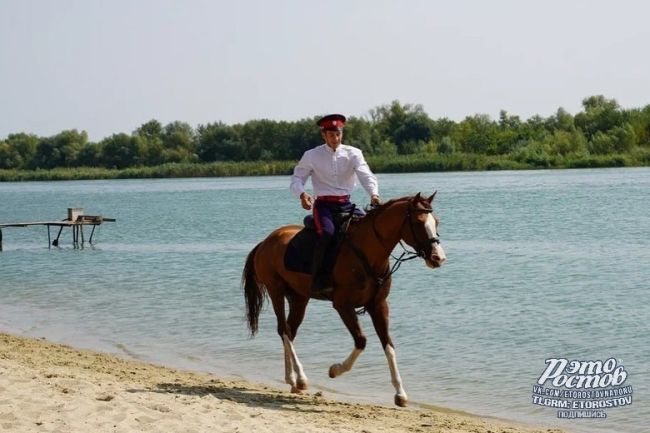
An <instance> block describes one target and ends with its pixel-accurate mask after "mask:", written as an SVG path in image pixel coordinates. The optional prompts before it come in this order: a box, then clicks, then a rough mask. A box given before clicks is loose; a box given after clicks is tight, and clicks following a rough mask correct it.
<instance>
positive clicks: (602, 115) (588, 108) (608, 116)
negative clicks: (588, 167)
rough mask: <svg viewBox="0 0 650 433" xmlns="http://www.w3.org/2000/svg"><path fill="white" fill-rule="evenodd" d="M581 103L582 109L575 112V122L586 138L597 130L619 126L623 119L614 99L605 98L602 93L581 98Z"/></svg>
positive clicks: (605, 130)
mask: <svg viewBox="0 0 650 433" xmlns="http://www.w3.org/2000/svg"><path fill="white" fill-rule="evenodd" d="M582 105H583V107H584V111H583V112H580V113H578V114H576V116H575V124H576V126H577V127H578V128H580V129H582V131H583V132H584V133H585V136H586V137H587V138H588V139H590V138H592V137H593V136H594V134H596V133H597V132H607V131H609V130H610V129H612V128H614V127H616V126H620V125H621V124H622V123H623V122H624V120H625V116H624V113H623V111H622V110H621V107H620V106H619V105H618V102H616V100H615V99H607V98H605V97H604V96H603V95H597V96H590V97H588V98H585V99H583V101H582ZM600 139H601V138H599V140H600Z"/></svg>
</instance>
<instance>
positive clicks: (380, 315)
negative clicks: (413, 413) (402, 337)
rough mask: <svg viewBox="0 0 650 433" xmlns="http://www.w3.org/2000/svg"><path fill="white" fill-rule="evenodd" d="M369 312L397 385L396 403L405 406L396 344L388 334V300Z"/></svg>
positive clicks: (392, 377)
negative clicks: (394, 344)
mask: <svg viewBox="0 0 650 433" xmlns="http://www.w3.org/2000/svg"><path fill="white" fill-rule="evenodd" d="M368 312H369V313H370V317H372V324H373V325H374V326H375V331H376V332H377V336H378V337H379V340H380V341H381V345H382V347H383V348H384V353H385V354H386V359H387V360H388V368H389V369H390V377H391V382H392V383H393V386H394V387H395V404H396V405H398V406H401V407H405V406H406V405H407V404H408V396H407V395H406V391H404V387H403V386H402V378H401V377H400V375H399V369H398V368H397V356H396V354H395V346H393V341H392V340H391V338H390V335H389V334H388V302H387V301H386V300H385V299H383V300H381V301H378V302H377V303H376V304H375V305H373V306H372V307H371V308H368Z"/></svg>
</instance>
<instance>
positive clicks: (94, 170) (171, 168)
mask: <svg viewBox="0 0 650 433" xmlns="http://www.w3.org/2000/svg"><path fill="white" fill-rule="evenodd" d="M368 164H369V165H370V167H371V168H372V169H373V171H374V172H375V173H412V172H437V171H482V170H526V169H542V168H602V167H634V166H650V149H642V148H639V149H637V150H636V151H634V152H631V153H625V154H611V155H573V156H559V155H554V156H549V155H545V154H541V155H529V156H527V157H526V158H519V160H517V159H514V158H513V157H512V156H509V155H495V156H491V155H479V154H465V153H452V154H448V155H440V154H414V155H391V156H371V157H368ZM295 165H296V161H243V162H213V163H176V164H163V165H158V166H154V167H131V168H124V169H108V168H98V167H72V168H55V169H51V170H0V182H16V181H52V180H87V179H147V178H179V177H227V176H270V175H289V174H290V173H291V172H292V170H293V167H294V166H295Z"/></svg>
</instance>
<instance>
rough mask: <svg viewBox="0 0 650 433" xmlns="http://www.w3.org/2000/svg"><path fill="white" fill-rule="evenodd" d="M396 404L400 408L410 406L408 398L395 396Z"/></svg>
mask: <svg viewBox="0 0 650 433" xmlns="http://www.w3.org/2000/svg"><path fill="white" fill-rule="evenodd" d="M395 404H396V405H397V406H399V407H406V406H408V404H409V399H408V398H407V397H406V396H401V395H399V394H395Z"/></svg>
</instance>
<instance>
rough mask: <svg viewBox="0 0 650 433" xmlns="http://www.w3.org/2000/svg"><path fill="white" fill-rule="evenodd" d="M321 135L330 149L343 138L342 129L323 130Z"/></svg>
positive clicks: (334, 147) (336, 145)
mask: <svg viewBox="0 0 650 433" xmlns="http://www.w3.org/2000/svg"><path fill="white" fill-rule="evenodd" d="M322 135H323V139H324V140H325V143H327V145H328V146H329V147H331V148H332V149H336V148H337V147H338V146H339V144H341V140H343V131H323V133H322Z"/></svg>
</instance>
